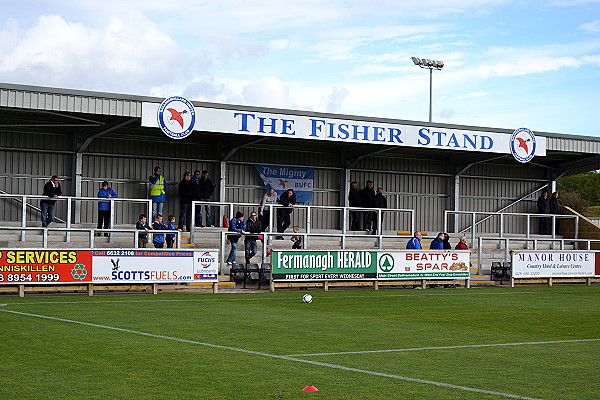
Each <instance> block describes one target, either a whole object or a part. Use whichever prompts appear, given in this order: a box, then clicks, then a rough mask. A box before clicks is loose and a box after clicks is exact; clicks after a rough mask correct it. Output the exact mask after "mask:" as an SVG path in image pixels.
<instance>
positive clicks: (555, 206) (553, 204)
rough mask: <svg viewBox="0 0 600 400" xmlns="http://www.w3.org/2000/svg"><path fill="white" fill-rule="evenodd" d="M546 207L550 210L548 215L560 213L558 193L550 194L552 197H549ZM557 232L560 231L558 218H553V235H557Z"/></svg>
mask: <svg viewBox="0 0 600 400" xmlns="http://www.w3.org/2000/svg"><path fill="white" fill-rule="evenodd" d="M548 206H549V208H550V214H560V213H561V206H560V203H559V201H558V192H554V193H552V196H551V197H550V200H549V201H548ZM559 231H560V218H555V225H554V233H555V234H558V232H559Z"/></svg>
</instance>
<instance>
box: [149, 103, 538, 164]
mask: <svg viewBox="0 0 600 400" xmlns="http://www.w3.org/2000/svg"><path fill="white" fill-rule="evenodd" d="M173 99H177V100H173ZM181 99H183V98H181V97H176V96H175V97H170V98H169V99H166V100H165V101H164V102H163V103H162V104H158V103H146V102H144V103H142V126H145V127H156V128H161V129H163V132H165V127H166V128H169V130H172V131H173V132H175V133H174V135H173V136H172V137H174V138H176V139H181V138H183V137H185V136H187V135H189V134H191V132H192V131H193V130H198V131H204V132H218V133H231V134H237V135H250V136H271V137H286V138H290V139H308V140H321V141H328V142H346V143H362V144H378V145H387V146H407V147H417V148H427V149H441V150H457V151H474V152H479V153H501V154H514V153H513V149H514V148H516V149H517V151H518V154H519V155H520V156H521V157H522V159H526V158H527V157H529V155H530V156H531V157H533V156H534V155H535V156H545V155H546V138H545V137H538V138H534V143H535V145H534V146H531V145H526V147H527V155H523V154H521V152H522V150H523V148H522V147H515V146H513V145H512V143H513V142H514V140H517V141H518V139H512V135H510V134H505V133H498V132H489V131H473V130H466V129H450V128H439V127H432V126H425V125H405V124H394V123H385V122H377V121H365V120H363V121H360V120H353V119H341V118H326V117H318V116H307V115H298V114H283V113H269V112H254V111H244V110H231V109H225V108H218V109H217V108H208V107H191V103H190V102H189V101H187V100H185V99H183V100H185V102H184V101H183V100H181ZM169 100H171V102H175V103H174V104H177V105H178V107H170V106H169V104H171V102H168V101H169ZM177 102H179V103H177ZM165 103H166V104H167V105H165ZM188 103H189V105H188ZM184 105H185V107H184ZM169 108H173V109H174V110H175V111H176V113H175V115H173V114H172V113H171V111H169ZM186 110H187V112H186V113H183V111H186ZM192 110H193V117H194V118H193V121H194V122H193V123H192V122H186V121H187V120H186V119H185V118H188V117H191V116H192ZM178 113H182V114H178ZM157 115H158V117H157ZM178 116H182V118H183V119H182V121H179V120H178ZM184 117H185V118H184ZM190 120H191V118H190ZM180 122H183V124H182V123H180ZM184 128H185V129H184ZM522 129H524V128H522ZM180 130H182V131H184V133H180V132H179V131H180ZM529 132H531V131H529ZM165 133H166V134H167V135H169V136H171V134H169V133H167V132H165ZM521 136H522V135H519V136H518V137H519V138H520V139H523V140H525V143H529V142H527V138H524V137H521ZM518 143H520V142H518ZM522 162H523V161H522Z"/></svg>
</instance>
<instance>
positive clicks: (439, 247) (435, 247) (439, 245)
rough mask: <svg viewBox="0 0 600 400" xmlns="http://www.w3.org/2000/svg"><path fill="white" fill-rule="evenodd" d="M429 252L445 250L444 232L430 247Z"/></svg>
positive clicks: (439, 234)
mask: <svg viewBox="0 0 600 400" xmlns="http://www.w3.org/2000/svg"><path fill="white" fill-rule="evenodd" d="M429 250H444V232H440V233H438V235H437V237H436V238H435V239H433V241H432V242H431V244H430V245H429Z"/></svg>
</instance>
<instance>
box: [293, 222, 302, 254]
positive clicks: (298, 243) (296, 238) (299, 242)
mask: <svg viewBox="0 0 600 400" xmlns="http://www.w3.org/2000/svg"><path fill="white" fill-rule="evenodd" d="M292 230H293V231H294V233H296V234H298V233H300V227H299V226H298V225H294V227H293V228H292ZM292 242H294V244H292V249H302V248H304V243H303V240H302V236H300V235H298V236H292Z"/></svg>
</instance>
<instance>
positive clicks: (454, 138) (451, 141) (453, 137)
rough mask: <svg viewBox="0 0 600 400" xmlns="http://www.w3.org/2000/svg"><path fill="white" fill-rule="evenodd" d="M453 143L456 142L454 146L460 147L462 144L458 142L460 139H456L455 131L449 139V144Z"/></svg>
mask: <svg viewBox="0 0 600 400" xmlns="http://www.w3.org/2000/svg"><path fill="white" fill-rule="evenodd" d="M451 143H454V147H460V145H459V144H458V140H456V135H455V134H454V133H453V134H452V135H451V136H450V140H448V146H450V144H451Z"/></svg>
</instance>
